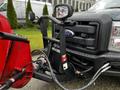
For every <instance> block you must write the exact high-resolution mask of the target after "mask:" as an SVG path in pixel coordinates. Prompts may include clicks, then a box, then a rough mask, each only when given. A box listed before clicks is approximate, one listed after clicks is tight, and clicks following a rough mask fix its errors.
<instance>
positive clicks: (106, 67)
mask: <svg viewBox="0 0 120 90" xmlns="http://www.w3.org/2000/svg"><path fill="white" fill-rule="evenodd" d="M41 52H42V53H43V54H44V55H45V56H46V58H45V59H46V60H47V63H48V66H49V68H50V73H51V76H52V78H53V80H54V82H55V83H56V84H57V85H58V86H59V87H61V88H62V89H63V90H84V89H86V88H88V87H89V86H90V85H92V84H93V83H94V82H95V81H96V79H97V78H98V77H99V76H100V75H101V74H102V73H103V72H105V71H107V70H108V69H110V68H111V66H110V64H109V63H106V64H104V65H103V66H102V67H101V68H100V69H98V71H97V72H96V73H95V74H94V76H93V77H92V79H91V80H90V81H89V83H88V84H86V85H85V86H83V87H82V88H79V89H68V88H65V87H64V86H63V85H62V84H61V83H60V82H59V81H58V80H57V78H56V76H55V74H54V73H53V69H52V66H51V64H50V61H49V59H48V57H47V55H46V54H45V53H44V52H43V51H41Z"/></svg>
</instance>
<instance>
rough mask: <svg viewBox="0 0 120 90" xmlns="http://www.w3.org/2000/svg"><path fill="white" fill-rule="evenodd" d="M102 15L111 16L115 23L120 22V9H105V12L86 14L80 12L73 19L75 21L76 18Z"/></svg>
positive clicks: (87, 12) (86, 12)
mask: <svg viewBox="0 0 120 90" xmlns="http://www.w3.org/2000/svg"><path fill="white" fill-rule="evenodd" d="M100 14H106V15H108V16H110V17H111V18H112V19H113V20H114V21H120V9H105V10H99V11H85V12H78V13H74V14H73V16H72V17H71V19H74V18H75V17H78V16H79V17H84V16H89V17H90V16H91V15H100Z"/></svg>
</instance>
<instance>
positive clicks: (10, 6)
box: [7, 0, 18, 29]
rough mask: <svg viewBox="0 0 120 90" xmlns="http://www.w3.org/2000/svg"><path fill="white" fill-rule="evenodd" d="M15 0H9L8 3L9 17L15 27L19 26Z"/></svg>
mask: <svg viewBox="0 0 120 90" xmlns="http://www.w3.org/2000/svg"><path fill="white" fill-rule="evenodd" d="M12 1H13V0H8V4H7V18H8V20H9V23H10V25H11V27H12V28H13V29H15V28H17V27H18V22H17V15H16V12H15V9H14V6H13V2H12Z"/></svg>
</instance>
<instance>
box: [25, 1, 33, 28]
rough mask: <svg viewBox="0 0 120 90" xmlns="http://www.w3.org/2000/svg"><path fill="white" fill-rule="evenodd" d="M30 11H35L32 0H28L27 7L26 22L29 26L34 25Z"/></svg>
mask: <svg viewBox="0 0 120 90" xmlns="http://www.w3.org/2000/svg"><path fill="white" fill-rule="evenodd" d="M30 12H33V10H32V7H31V2H30V0H28V2H27V7H26V24H27V26H29V27H32V26H33V24H32V21H30V20H29V13H30Z"/></svg>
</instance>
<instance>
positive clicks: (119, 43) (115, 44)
mask: <svg viewBox="0 0 120 90" xmlns="http://www.w3.org/2000/svg"><path fill="white" fill-rule="evenodd" d="M108 49H109V50H110V51H119V52H120V22H113V26H112V30H111V37H110V42H109V48H108Z"/></svg>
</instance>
